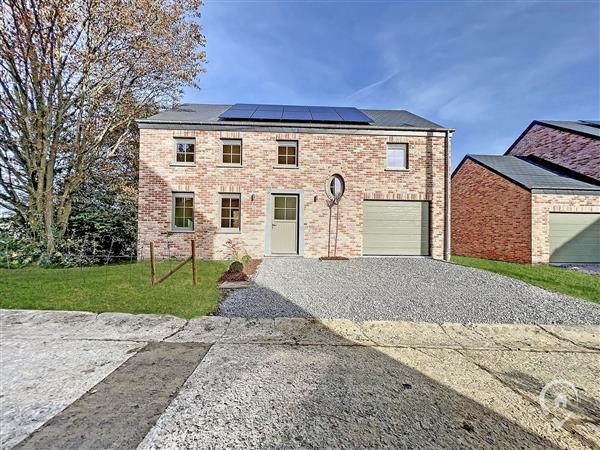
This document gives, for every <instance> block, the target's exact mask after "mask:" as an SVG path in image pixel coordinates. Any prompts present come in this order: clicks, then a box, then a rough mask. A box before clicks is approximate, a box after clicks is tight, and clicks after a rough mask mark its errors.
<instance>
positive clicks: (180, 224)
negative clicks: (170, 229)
mask: <svg viewBox="0 0 600 450" xmlns="http://www.w3.org/2000/svg"><path fill="white" fill-rule="evenodd" d="M175 226H176V227H178V228H183V219H182V218H177V217H176V218H175Z"/></svg>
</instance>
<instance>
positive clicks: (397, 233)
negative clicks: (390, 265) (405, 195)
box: [363, 200, 429, 255]
mask: <svg viewBox="0 0 600 450" xmlns="http://www.w3.org/2000/svg"><path fill="white" fill-rule="evenodd" d="M363 220H364V225H363V255H429V202H405V201H379V200H368V201H367V200H365V201H364V202H363Z"/></svg>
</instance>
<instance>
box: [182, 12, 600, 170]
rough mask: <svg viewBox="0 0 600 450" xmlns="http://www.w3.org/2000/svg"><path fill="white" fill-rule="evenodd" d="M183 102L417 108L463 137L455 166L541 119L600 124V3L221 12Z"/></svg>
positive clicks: (209, 28) (209, 19)
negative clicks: (195, 85)
mask: <svg viewBox="0 0 600 450" xmlns="http://www.w3.org/2000/svg"><path fill="white" fill-rule="evenodd" d="M202 25H203V27H204V34H205V35H206V39H207V46H206V51H207V59H208V63H207V65H206V69H207V71H206V73H205V74H203V75H202V76H201V77H200V86H201V90H200V91H198V90H192V89H189V90H187V91H186V92H185V94H184V98H183V101H184V102H197V103H236V102H248V103H277V104H300V105H328V106H357V107H360V108H390V109H407V110H409V111H411V112H414V113H415V114H419V115H421V116H423V117H426V118H428V119H430V120H432V121H434V122H437V123H440V124H442V125H445V126H448V127H452V128H456V130H457V131H456V134H455V137H454V142H453V165H454V167H455V166H456V165H457V164H458V163H459V162H460V160H461V159H462V157H463V156H464V155H465V154H467V153H491V154H493V153H502V152H503V151H504V150H505V149H506V148H507V147H508V146H509V145H510V144H511V143H512V142H513V141H514V140H515V139H516V137H517V136H518V135H519V134H520V133H521V132H522V131H523V130H524V129H525V127H526V126H527V125H528V124H529V123H530V122H531V121H532V120H534V119H554V120H570V119H574V120H577V119H596V120H598V118H599V116H600V74H599V72H600V36H599V28H600V2H598V1H596V0H594V1H546V2H542V1H521V2H510V1H501V2H500V1H498V2H492V1H469V2H457V1H420V2H416V1H415V2H410V1H395V2H384V1H377V2H368V1H322V2H316V1H211V0H208V1H207V2H206V4H205V5H204V7H203V17H202Z"/></svg>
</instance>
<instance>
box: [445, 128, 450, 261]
mask: <svg viewBox="0 0 600 450" xmlns="http://www.w3.org/2000/svg"><path fill="white" fill-rule="evenodd" d="M450 133H451V131H450V130H446V138H445V145H444V188H445V189H444V195H445V198H444V260H445V261H450V250H451V239H450V236H451V234H450V232H451V229H450V226H451V222H450V211H451V210H450V207H451V205H450V199H451V196H450V189H451V186H450V176H449V175H450V167H451V161H450V158H451V148H450Z"/></svg>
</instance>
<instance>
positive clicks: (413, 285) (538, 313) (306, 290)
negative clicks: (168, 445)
mask: <svg viewBox="0 0 600 450" xmlns="http://www.w3.org/2000/svg"><path fill="white" fill-rule="evenodd" d="M254 281H255V282H256V286H252V287H250V288H247V289H239V290H236V291H234V292H233V293H231V295H229V296H228V297H227V298H226V299H225V300H224V301H223V302H222V303H221V307H220V309H219V314H220V315H223V316H227V317H257V318H258V317H307V318H311V317H315V318H319V319H350V320H355V321H364V320H410V321H415V322H435V323H444V322H456V323H556V324H596V325H600V305H598V304H595V303H592V302H589V301H586V300H581V299H577V298H573V297H569V296H567V295H562V294H558V293H556V292H550V291H547V290H545V289H542V288H539V287H537V286H533V285H531V284H528V283H525V282H523V281H519V280H516V279H514V278H510V277H506V276H503V275H498V274H496V273H492V272H487V271H484V270H479V269H474V268H472V267H464V266H459V265H457V264H450V263H446V262H443V261H437V260H433V259H429V258H354V259H351V260H348V261H319V260H318V259H311V258H265V259H264V260H263V262H262V263H261V265H260V266H259V267H258V271H257V272H256V274H255V276H254Z"/></svg>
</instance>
